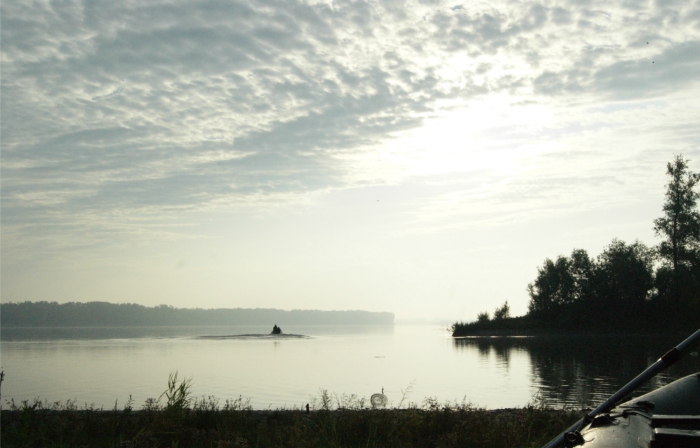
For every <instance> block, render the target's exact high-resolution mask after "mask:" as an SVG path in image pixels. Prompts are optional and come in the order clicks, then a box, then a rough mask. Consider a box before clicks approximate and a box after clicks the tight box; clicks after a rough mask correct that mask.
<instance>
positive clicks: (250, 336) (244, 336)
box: [195, 333, 311, 341]
mask: <svg viewBox="0 0 700 448" xmlns="http://www.w3.org/2000/svg"><path fill="white" fill-rule="evenodd" d="M195 339H259V340H273V341H278V340H280V339H311V337H310V336H306V335H303V334H287V333H284V334H231V335H222V336H197V337H195Z"/></svg>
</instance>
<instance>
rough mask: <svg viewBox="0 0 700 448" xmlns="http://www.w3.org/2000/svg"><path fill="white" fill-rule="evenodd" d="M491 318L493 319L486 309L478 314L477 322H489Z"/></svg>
mask: <svg viewBox="0 0 700 448" xmlns="http://www.w3.org/2000/svg"><path fill="white" fill-rule="evenodd" d="M490 320H491V318H490V317H489V313H488V311H484V312H483V313H479V314H477V315H476V321H477V322H481V323H484V322H488V321H490Z"/></svg>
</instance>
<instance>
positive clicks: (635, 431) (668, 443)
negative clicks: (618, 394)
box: [564, 373, 700, 448]
mask: <svg viewBox="0 0 700 448" xmlns="http://www.w3.org/2000/svg"><path fill="white" fill-rule="evenodd" d="M564 446H567V447H582V448H604V447H605V448H617V447H619V448H623V447H624V448H665V447H673V448H690V447H693V448H699V447H700V373H696V374H694V375H690V376H686V377H685V378H681V379H679V380H676V381H674V382H672V383H670V384H668V385H666V386H663V387H661V388H659V389H656V390H654V391H652V392H649V393H648V394H645V395H642V396H640V397H638V398H635V399H633V400H630V401H627V402H624V403H622V404H620V405H618V406H616V407H615V408H613V409H612V410H610V412H605V413H601V414H598V415H596V416H595V417H594V418H593V419H592V420H590V421H588V422H587V423H586V424H584V425H583V426H582V427H581V429H580V430H578V431H574V432H568V433H567V434H566V436H565V439H564Z"/></svg>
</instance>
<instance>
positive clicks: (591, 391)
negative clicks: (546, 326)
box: [453, 335, 700, 408]
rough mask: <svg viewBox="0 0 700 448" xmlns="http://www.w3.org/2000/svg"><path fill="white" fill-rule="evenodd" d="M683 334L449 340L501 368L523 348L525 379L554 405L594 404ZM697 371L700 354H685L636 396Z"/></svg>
mask: <svg viewBox="0 0 700 448" xmlns="http://www.w3.org/2000/svg"><path fill="white" fill-rule="evenodd" d="M685 337H687V335H654V336H644V335H635V336H618V335H615V336H546V337H545V336H539V337H492V338H489V337H468V338H455V339H454V340H453V345H454V348H455V349H456V350H458V351H469V350H477V351H478V353H479V356H480V357H483V358H489V357H492V356H495V357H496V358H497V359H498V360H499V362H501V363H502V364H504V365H505V366H506V367H507V366H508V364H509V360H510V357H511V355H512V354H514V353H516V352H518V351H521V352H522V351H524V352H527V354H528V356H529V358H530V369H531V380H532V383H533V386H535V387H536V388H538V389H539V391H540V393H541V395H542V397H543V398H544V399H545V400H546V401H547V402H548V403H550V404H552V405H555V406H572V407H576V408H580V407H591V406H595V405H597V404H600V403H601V402H602V401H604V400H605V399H606V398H607V397H609V396H610V395H611V394H612V393H614V392H615V391H617V390H618V389H619V388H620V387H622V386H624V385H625V384H626V383H627V382H628V381H629V380H631V379H632V378H634V377H635V376H637V375H638V374H639V373H641V372H642V371H643V370H644V369H645V368H647V367H648V366H649V365H651V364H652V363H653V362H655V361H656V360H657V359H658V358H659V357H661V356H662V355H663V354H664V353H665V352H666V351H668V350H669V349H670V348H672V347H674V346H675V345H677V344H678V343H679V342H681V341H682V340H683V339H685ZM698 371H700V357H698V356H687V357H685V358H683V359H682V360H681V361H679V362H678V363H677V364H676V365H674V366H672V367H671V368H669V369H668V370H666V371H665V372H663V373H662V374H659V375H657V377H656V378H654V379H653V380H651V381H650V382H649V383H647V384H646V385H645V386H644V387H643V388H640V389H639V391H637V392H636V393H635V395H641V394H642V393H646V392H648V391H650V390H652V389H655V388H657V387H659V386H662V385H665V384H668V383H669V382H671V381H673V380H675V379H678V378H681V377H683V376H686V375H690V374H692V373H696V372H698Z"/></svg>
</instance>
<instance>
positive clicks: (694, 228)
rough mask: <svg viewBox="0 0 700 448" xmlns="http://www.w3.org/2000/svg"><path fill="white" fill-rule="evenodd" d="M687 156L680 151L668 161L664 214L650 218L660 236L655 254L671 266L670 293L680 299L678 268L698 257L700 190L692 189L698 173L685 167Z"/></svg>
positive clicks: (693, 261) (686, 267)
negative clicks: (671, 291)
mask: <svg viewBox="0 0 700 448" xmlns="http://www.w3.org/2000/svg"><path fill="white" fill-rule="evenodd" d="M688 162H689V161H688V160H686V159H684V158H683V156H682V155H677V156H676V158H675V159H674V160H673V161H672V162H669V163H668V165H667V167H666V174H667V175H668V176H669V177H670V180H669V182H668V184H667V185H666V202H665V203H664V206H663V211H664V216H662V217H661V218H658V219H656V220H654V231H655V232H656V234H657V235H658V236H662V237H664V241H662V242H661V244H659V255H660V256H661V258H662V259H664V260H665V261H666V263H667V264H669V265H670V267H671V269H672V274H673V275H672V278H673V281H672V287H671V289H672V290H673V291H674V292H673V296H674V297H675V299H676V300H677V301H680V300H681V297H680V294H681V289H682V288H681V285H680V284H679V282H680V278H681V277H682V276H683V274H682V272H681V271H684V270H688V269H690V268H692V267H693V265H694V264H697V262H698V260H699V259H700V257H698V254H699V253H700V213H698V210H697V201H698V198H700V193H698V192H697V191H696V189H695V187H696V186H697V184H698V182H699V181H700V174H697V173H693V172H690V171H689V170H688Z"/></svg>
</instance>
